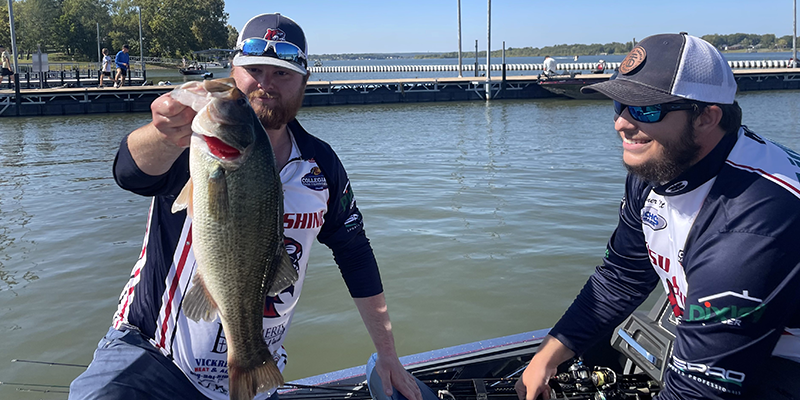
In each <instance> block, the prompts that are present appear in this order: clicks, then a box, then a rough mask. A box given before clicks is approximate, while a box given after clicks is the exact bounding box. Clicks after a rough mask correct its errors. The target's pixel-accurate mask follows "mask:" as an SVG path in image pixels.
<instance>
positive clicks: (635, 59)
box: [619, 46, 647, 75]
mask: <svg viewBox="0 0 800 400" xmlns="http://www.w3.org/2000/svg"><path fill="white" fill-rule="evenodd" d="M646 57H647V52H646V51H645V50H644V47H641V46H636V47H634V48H633V50H631V52H630V53H628V55H627V56H626V57H625V59H624V60H622V64H620V66H619V72H621V73H623V74H624V75H627V74H629V73H631V72H633V70H635V69H636V67H638V66H640V65H642V63H643V62H644V59H645V58H646Z"/></svg>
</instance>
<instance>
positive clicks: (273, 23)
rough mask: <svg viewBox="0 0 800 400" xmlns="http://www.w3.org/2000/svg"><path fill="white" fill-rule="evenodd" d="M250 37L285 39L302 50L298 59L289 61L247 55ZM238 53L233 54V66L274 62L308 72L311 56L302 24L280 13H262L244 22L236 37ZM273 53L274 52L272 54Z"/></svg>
mask: <svg viewBox="0 0 800 400" xmlns="http://www.w3.org/2000/svg"><path fill="white" fill-rule="evenodd" d="M248 39H264V40H268V41H271V42H285V43H287V44H290V45H293V46H294V47H296V48H297V49H298V50H299V53H298V54H299V55H300V57H299V58H295V59H294V60H288V59H286V58H279V56H278V55H277V54H276V56H271V55H245V54H242V48H243V46H245V43H246V42H247V40H248ZM236 50H237V53H236V55H235V56H234V57H233V65H235V66H237V67H239V66H244V65H259V64H265V65H275V66H278V67H284V68H288V69H291V70H293V71H296V72H298V73H300V74H303V75H307V74H308V70H307V69H306V59H307V55H308V44H307V43H306V36H305V34H304V33H303V29H302V28H300V25H297V23H296V22H294V21H293V20H292V19H291V18H288V17H285V16H283V15H281V14H279V13H274V14H261V15H257V16H255V17H253V18H251V19H250V20H249V21H247V23H246V24H244V28H242V31H241V32H240V33H239V38H238V39H237V40H236ZM271 54H274V53H271Z"/></svg>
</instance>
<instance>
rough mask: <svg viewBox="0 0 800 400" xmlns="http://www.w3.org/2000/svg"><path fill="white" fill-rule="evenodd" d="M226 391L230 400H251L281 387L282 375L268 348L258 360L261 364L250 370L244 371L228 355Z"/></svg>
mask: <svg viewBox="0 0 800 400" xmlns="http://www.w3.org/2000/svg"><path fill="white" fill-rule="evenodd" d="M228 356H229V357H228V358H229V360H228V374H229V375H228V376H229V378H228V390H229V392H230V399H231V400H252V399H253V397H255V396H256V393H260V392H266V391H268V390H270V389H273V388H276V387H279V386H281V385H283V383H284V381H283V375H281V370H280V369H278V365H277V364H275V360H274V359H273V358H272V353H270V352H269V348H268V347H266V344H265V346H264V350H263V351H262V352H261V355H260V358H259V359H262V360H264V362H263V363H261V364H258V365H256V366H255V367H254V368H252V369H245V368H244V367H242V366H241V365H239V363H238V362H237V361H236V360H235V359H234V360H231V359H230V354H229V355H228Z"/></svg>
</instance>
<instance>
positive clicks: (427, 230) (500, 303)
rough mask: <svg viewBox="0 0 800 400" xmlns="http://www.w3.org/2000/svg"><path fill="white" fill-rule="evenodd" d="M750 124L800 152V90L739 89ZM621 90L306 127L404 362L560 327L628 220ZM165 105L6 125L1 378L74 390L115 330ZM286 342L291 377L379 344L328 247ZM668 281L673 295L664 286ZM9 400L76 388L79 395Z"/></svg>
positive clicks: (346, 361) (332, 366)
mask: <svg viewBox="0 0 800 400" xmlns="http://www.w3.org/2000/svg"><path fill="white" fill-rule="evenodd" d="M738 100H739V102H740V104H741V105H742V108H743V109H744V123H745V124H747V125H748V126H749V127H750V128H752V129H753V130H754V131H755V132H757V133H760V134H762V135H765V136H767V137H770V138H773V139H775V140H776V141H779V142H780V143H783V144H785V145H787V146H789V147H791V148H794V149H797V150H800V91H779V92H748V93H742V94H740V95H739V96H738ZM612 116H613V110H612V106H611V104H610V102H609V101H575V100H565V99H541V100H525V101H494V102H489V103H486V102H482V101H476V102H458V103H427V104H396V105H371V106H346V107H316V108H308V109H304V110H302V111H301V113H300V115H299V117H298V119H299V120H300V121H301V123H302V124H303V125H304V126H305V127H306V129H307V130H308V131H310V132H312V133H314V134H316V135H317V136H319V137H321V138H322V139H324V140H326V141H328V142H329V143H330V144H331V145H332V146H333V147H334V148H335V149H336V150H337V152H338V154H339V156H340V158H341V159H342V161H343V163H344V165H345V166H346V168H347V169H348V171H349V174H350V178H351V180H352V184H353V188H354V192H355V195H356V199H357V201H358V205H359V207H360V208H361V210H362V211H363V213H364V216H365V221H366V229H367V234H368V236H369V237H370V239H371V242H372V245H373V247H374V249H375V253H376V255H377V258H378V262H379V265H380V267H381V274H382V276H383V281H384V287H385V293H386V297H387V299H388V303H389V311H390V315H391V318H392V322H393V326H394V334H395V339H396V343H397V349H398V352H399V353H400V355H407V354H413V353H418V352H422V351H427V350H432V349H437V348H441V347H445V346H453V345H457V344H462V343H468V342H473V341H477V340H482V339H487V338H492V337H497V336H503V335H509V334H515V333H520V332H525V331H529V330H534V329H541V328H547V327H550V326H552V324H553V323H554V322H555V321H556V320H557V319H558V318H559V317H560V316H561V314H562V313H563V311H564V310H565V309H566V308H567V306H568V305H569V304H570V302H571V301H572V299H573V297H574V296H575V294H577V292H578V291H579V289H580V288H581V287H582V285H583V283H584V281H585V279H586V278H587V277H588V276H589V275H590V274H591V273H592V271H593V269H594V266H595V265H597V264H598V263H599V262H600V260H601V257H602V256H603V253H604V250H605V244H606V241H607V240H608V237H609V235H610V234H611V232H612V230H613V229H614V226H615V224H616V214H617V207H618V203H619V200H620V197H621V195H622V189H623V181H624V176H625V171H624V168H623V167H622V165H621V161H620V153H621V146H620V140H619V138H618V136H617V134H616V132H615V131H614V130H613V125H612ZM148 120H149V114H146V113H140V114H104V115H91V116H69V117H36V118H3V119H2V120H0V339H2V340H0V381H3V382H12V383H15V382H21V383H37V384H49V385H68V384H69V382H70V381H71V380H72V379H73V378H74V377H75V376H77V375H78V374H79V373H80V372H81V371H82V369H81V368H76V367H65V366H45V365H36V364H27V363H12V362H11V360H12V359H26V360H44V361H51V362H59V363H76V364H87V363H89V361H90V360H91V357H92V352H93V350H94V348H95V346H96V343H97V341H98V340H99V339H100V338H101V337H102V336H103V334H104V333H105V331H106V330H107V328H108V326H109V324H110V323H111V316H112V313H113V312H114V310H115V309H116V302H117V298H118V296H119V293H120V291H121V290H122V287H123V285H124V284H125V282H126V281H127V279H128V274H129V273H130V270H131V268H132V266H133V264H134V262H135V260H136V257H137V255H138V252H139V251H140V248H141V241H142V237H143V234H144V226H145V217H146V214H147V210H148V204H149V200H148V199H147V198H143V197H139V196H135V195H133V194H131V193H128V192H125V191H123V190H121V189H119V188H118V187H117V186H116V184H115V183H114V181H113V178H112V176H111V167H112V161H113V157H114V154H115V151H116V149H117V146H118V144H119V141H120V139H121V138H122V137H123V136H124V135H125V134H127V133H128V132H130V131H131V130H132V129H134V128H136V127H138V126H141V125H143V124H145V123H147V122H148ZM312 254H313V256H312V260H311V263H310V266H309V274H308V278H307V280H306V283H305V288H304V289H305V290H304V294H303V297H302V299H301V300H300V304H299V306H298V310H297V313H296V315H295V318H294V322H293V325H292V328H291V332H290V333H289V336H288V339H287V341H286V343H285V345H286V348H287V349H288V352H289V364H288V367H287V369H286V372H285V376H286V378H287V379H289V380H292V379H298V378H302V377H306V376H311V375H316V374H319V373H323V372H327V371H331V370H336V369H341V368H345V367H351V366H356V365H361V364H364V363H366V361H367V359H368V357H369V355H370V354H371V353H372V352H373V351H374V349H373V347H372V344H371V342H370V339H369V336H368V335H367V333H366V330H365V328H364V327H363V324H362V323H361V322H360V318H359V316H358V313H357V312H356V310H355V307H354V305H353V302H352V300H351V299H350V298H349V296H348V294H347V290H346V288H345V286H344V283H343V282H342V279H341V277H340V275H339V272H338V270H337V268H336V266H335V264H334V263H333V261H332V257H331V256H330V252H329V251H328V250H327V248H325V247H324V246H322V245H317V246H316V247H315V249H314V250H313V251H312ZM659 290H660V289H659ZM15 388H16V387H15V386H13V385H2V386H0V398H20V399H64V398H66V394H64V393H59V392H58V391H63V390H65V389H64V388H58V387H55V388H48V390H50V391H51V392H49V393H41V392H18V391H16V390H15Z"/></svg>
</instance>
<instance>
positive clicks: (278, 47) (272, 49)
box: [239, 38, 308, 68]
mask: <svg viewBox="0 0 800 400" xmlns="http://www.w3.org/2000/svg"><path fill="white" fill-rule="evenodd" d="M239 51H240V52H241V53H242V55H245V56H257V57H273V58H277V59H280V60H284V61H289V62H293V63H295V64H300V65H302V66H303V68H306V67H307V66H308V64H307V62H306V55H305V53H303V50H300V48H299V47H297V46H295V45H294V44H292V43H290V42H283V41H274V40H266V39H261V38H250V39H246V40H245V41H244V42H242V48H241V50H239Z"/></svg>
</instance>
